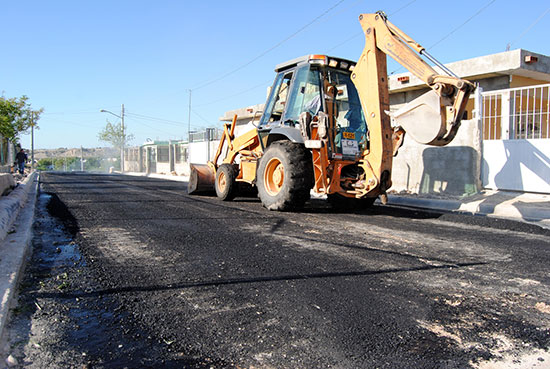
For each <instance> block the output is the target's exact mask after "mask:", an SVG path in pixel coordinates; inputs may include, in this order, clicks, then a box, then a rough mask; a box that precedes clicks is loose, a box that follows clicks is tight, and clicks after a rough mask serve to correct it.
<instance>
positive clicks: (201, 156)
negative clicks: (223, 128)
mask: <svg viewBox="0 0 550 369" xmlns="http://www.w3.org/2000/svg"><path fill="white" fill-rule="evenodd" d="M219 143H220V141H217V140H216V141H210V142H191V143H190V144H189V163H195V164H206V163H207V162H208V161H209V160H212V158H213V157H214V155H215V154H216V150H217V149H218V144H219ZM209 146H210V148H209Z"/></svg>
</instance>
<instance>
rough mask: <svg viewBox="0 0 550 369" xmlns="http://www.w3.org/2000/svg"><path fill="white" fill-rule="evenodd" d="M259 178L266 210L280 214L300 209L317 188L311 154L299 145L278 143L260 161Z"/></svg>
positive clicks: (269, 148) (259, 188) (258, 185)
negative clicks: (314, 186) (312, 190)
mask: <svg viewBox="0 0 550 369" xmlns="http://www.w3.org/2000/svg"><path fill="white" fill-rule="evenodd" d="M256 178H257V181H256V186H257V187H258V195H259V197H260V200H261V201H262V205H263V206H264V207H266V208H267V209H269V210H279V211H289V210H294V209H299V208H301V207H303V206H304V204H305V202H306V201H307V200H309V198H310V190H311V188H312V187H313V164H312V159H311V153H310V152H309V150H307V149H306V148H305V147H304V145H302V144H299V143H294V142H290V141H277V142H274V143H273V144H271V146H269V147H268V148H267V150H266V151H265V154H264V155H263V156H262V158H261V159H260V164H259V166H258V171H257V175H256Z"/></svg>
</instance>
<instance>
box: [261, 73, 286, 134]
mask: <svg viewBox="0 0 550 369" xmlns="http://www.w3.org/2000/svg"><path fill="white" fill-rule="evenodd" d="M291 80H292V72H287V73H280V74H279V75H278V76H277V78H276V79H275V83H274V84H273V88H272V90H271V94H270V95H269V100H268V102H267V104H266V108H265V112H264V115H263V117H262V120H261V122H260V125H266V124H269V123H272V122H278V121H280V120H281V117H282V115H283V112H284V110H285V105H286V103H287V98H288V89H289V86H290V81H291Z"/></svg>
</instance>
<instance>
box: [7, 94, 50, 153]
mask: <svg viewBox="0 0 550 369" xmlns="http://www.w3.org/2000/svg"><path fill="white" fill-rule="evenodd" d="M28 100H29V98H28V97H27V96H25V95H23V96H21V97H20V98H19V99H18V98H15V97H13V98H10V99H8V98H6V97H4V96H0V134H1V135H2V136H3V137H4V138H6V139H8V140H10V141H12V142H15V141H16V139H17V137H18V136H19V134H21V133H26V132H28V131H29V129H30V128H31V126H32V125H34V126H35V127H36V122H37V121H38V119H39V118H40V114H42V112H43V111H44V109H42V108H41V109H39V110H32V109H31V105H30V104H29V102H28ZM36 128H38V127H36Z"/></svg>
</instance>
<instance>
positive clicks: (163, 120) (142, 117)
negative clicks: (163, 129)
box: [126, 112, 185, 126]
mask: <svg viewBox="0 0 550 369" xmlns="http://www.w3.org/2000/svg"><path fill="white" fill-rule="evenodd" d="M126 115H129V116H132V117H134V118H137V119H144V120H151V121H155V122H165V123H167V124H169V123H171V124H174V125H178V126H180V125H182V124H185V123H184V122H181V121H177V120H170V119H164V118H158V117H152V116H149V115H143V114H137V113H128V112H126Z"/></svg>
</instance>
